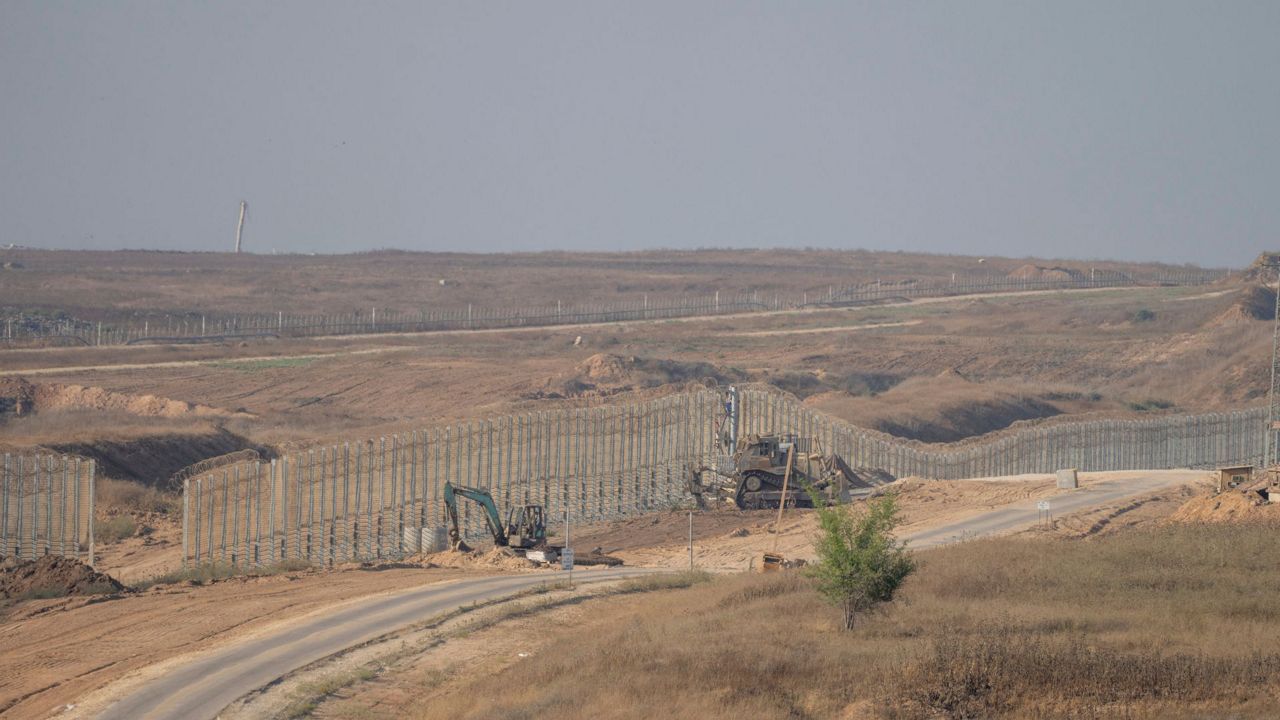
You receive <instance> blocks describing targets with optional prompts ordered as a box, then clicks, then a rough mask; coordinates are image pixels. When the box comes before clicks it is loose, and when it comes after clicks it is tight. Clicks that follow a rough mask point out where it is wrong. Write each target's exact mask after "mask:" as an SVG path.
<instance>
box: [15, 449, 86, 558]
mask: <svg viewBox="0 0 1280 720" xmlns="http://www.w3.org/2000/svg"><path fill="white" fill-rule="evenodd" d="M93 494H94V462H93V461H92V460H88V459H84V458H80V457H76V456H73V455H13V454H9V453H6V454H5V455H4V465H3V467H0V557H14V558H25V559H31V560H34V559H36V558H38V557H41V556H44V555H62V556H65V557H71V558H77V559H83V560H84V561H85V562H87V563H89V564H90V565H92V564H93V559H94V558H93V550H94V548H93Z"/></svg>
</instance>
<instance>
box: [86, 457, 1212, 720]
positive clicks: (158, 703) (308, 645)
mask: <svg viewBox="0 0 1280 720" xmlns="http://www.w3.org/2000/svg"><path fill="white" fill-rule="evenodd" d="M1116 475H1118V476H1119V477H1116V478H1115V479H1109V480H1103V481H1100V482H1095V483H1093V484H1090V485H1088V486H1085V487H1082V488H1080V489H1078V490H1066V491H1062V492H1061V493H1059V494H1057V495H1053V496H1050V497H1048V498H1043V499H1047V500H1048V501H1049V502H1050V507H1051V509H1052V510H1051V511H1052V513H1053V514H1054V515H1055V516H1062V515H1066V514H1069V513H1072V512H1078V511H1081V510H1087V509H1089V508H1093V507H1098V506H1103V505H1112V504H1115V503H1117V502H1118V501H1121V500H1124V499H1126V498H1130V497H1134V496H1138V495H1143V494H1147V493H1151V492H1155V491H1157V490H1160V489H1163V488H1167V487H1172V486H1175V485H1179V484H1182V483H1186V482H1189V481H1191V480H1194V479H1196V478H1198V477H1204V473H1203V472H1197V471H1187V470H1168V471H1145V472H1126V473H1116ZM956 482H965V481H963V480H957V481H956ZM1036 502H1037V501H1036V500H1028V501H1023V502H1019V503H1014V504H1012V505H1007V506H1004V507H1000V508H995V509H992V510H989V511H986V512H980V513H977V514H974V515H972V516H970V517H967V518H965V519H963V520H958V521H956V522H953V523H949V524H947V525H942V526H939V527H936V528H932V529H928V530H923V531H920V532H917V533H914V534H911V535H909V536H906V539H907V540H909V541H910V544H911V547H912V548H916V549H923V548H928V547H934V546H937V545H944V544H947V543H949V542H955V541H959V540H964V539H969V538H974V537H979V536H983V535H995V534H1001V533H1007V532H1012V531H1015V530H1019V529H1023V528H1026V527H1029V526H1031V525H1034V524H1035V523H1036V521H1037V519H1038V511H1037V508H1036ZM647 572H654V570H652V569H646V568H616V569H609V570H584V571H579V572H578V573H577V577H576V580H577V581H578V582H593V581H601V580H615V579H618V578H623V577H627V576H631V575H638V574H643V573H647ZM563 578H564V573H559V572H557V573H536V574H525V575H500V576H489V577H480V578H471V579H465V580H455V581H446V582H441V583H434V584H430V585H424V586H422V587H419V588H414V589H412V590H407V591H402V592H398V593H395V594H392V595H388V596H383V597H379V598H376V599H373V600H368V601H364V602H358V603H356V604H354V605H346V606H344V607H343V608H342V609H340V610H337V611H334V612H330V613H327V614H323V615H320V616H314V617H312V618H309V619H307V620H304V621H302V622H300V623H297V624H294V625H291V626H288V627H286V628H282V629H280V630H277V631H274V632H271V633H269V634H266V635H262V636H259V637H257V638H253V639H250V640H246V641H243V642H238V643H234V644H232V645H230V646H228V647H225V648H222V649H220V650H216V651H213V652H210V653H206V654H204V655H201V656H199V657H197V658H195V659H193V660H191V661H190V662H188V663H186V664H183V665H180V666H178V667H177V668H175V669H174V670H172V671H170V672H168V673H167V674H165V675H164V676H163V677H161V678H158V679H156V680H153V681H151V682H150V683H148V684H146V685H144V686H142V687H140V688H138V689H136V690H134V691H133V692H132V693H130V694H129V695H126V696H125V697H124V698H122V699H121V700H119V701H117V702H116V703H115V704H114V705H111V706H110V707H108V708H107V709H106V710H105V711H104V712H103V713H102V714H101V715H99V717H100V718H109V719H111V720H116V719H119V720H141V719H144V718H153V719H154V718H193V719H201V718H215V717H217V715H218V713H219V712H221V710H222V709H223V708H224V707H226V706H227V705H229V704H231V702H233V701H234V700H236V699H237V698H239V697H241V696H242V695H245V694H247V693H249V692H252V691H254V690H256V689H258V688H260V687H262V686H264V685H267V684H269V683H271V682H274V681H275V680H276V679H277V678H280V677H281V676H283V675H285V674H287V673H289V672H291V671H292V670H295V669H297V668H299V667H302V666H304V665H308V664H310V663H312V662H315V661H317V660H320V659H322V658H325V657H328V656H329V655H332V654H334V653H337V652H340V651H342V650H345V649H347V648H349V647H352V646H353V645H359V644H361V643H363V642H366V641H368V640H372V639H374V638H377V637H379V636H382V635H386V634H387V633H390V632H393V631H395V630H399V629H401V628H403V627H406V626H409V625H412V624H414V623H416V622H420V621H422V620H425V619H427V618H430V617H432V616H435V615H438V614H440V613H443V612H448V611H450V610H453V609H454V608H457V607H459V606H462V605H466V604H469V603H472V602H476V601H485V600H493V599H497V598H501V597H504V596H509V595H512V594H515V593H518V592H520V591H521V590H524V589H527V588H529V587H533V586H536V585H539V584H541V583H546V582H556V581H559V580H561V579H563Z"/></svg>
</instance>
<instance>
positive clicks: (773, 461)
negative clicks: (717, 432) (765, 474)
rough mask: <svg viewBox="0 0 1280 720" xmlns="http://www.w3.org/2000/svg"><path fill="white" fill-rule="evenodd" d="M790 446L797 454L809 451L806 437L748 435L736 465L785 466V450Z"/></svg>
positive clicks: (743, 468)
mask: <svg viewBox="0 0 1280 720" xmlns="http://www.w3.org/2000/svg"><path fill="white" fill-rule="evenodd" d="M792 447H794V448H795V452H796V454H797V455H799V454H800V453H806V452H808V451H809V442H808V441H807V438H804V439H802V438H797V437H796V436H795V435H764V436H761V437H750V438H747V440H746V443H745V445H744V447H743V450H742V455H741V459H740V460H739V463H738V465H739V467H740V469H742V470H747V469H751V468H759V469H769V468H780V467H786V464H787V452H788V451H789V450H790V449H791V448H792Z"/></svg>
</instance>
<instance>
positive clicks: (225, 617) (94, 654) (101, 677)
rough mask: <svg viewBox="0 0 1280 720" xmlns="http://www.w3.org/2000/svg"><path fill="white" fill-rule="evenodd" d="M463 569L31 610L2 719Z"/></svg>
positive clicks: (364, 574) (230, 587)
mask: <svg viewBox="0 0 1280 720" xmlns="http://www.w3.org/2000/svg"><path fill="white" fill-rule="evenodd" d="M462 572H464V571H459V570H451V569H443V568H437V569H423V568H419V567H391V568H387V569H382V570H374V569H350V570H341V571H336V572H299V573H291V574H286V575H279V576H272V577H261V578H240V579H235V580H227V581H222V582H217V583H213V584H211V585H207V586H191V585H176V586H166V587H157V588H153V589H152V590H149V591H146V592H142V593H137V594H131V595H124V596H113V597H111V598H107V599H104V598H100V597H99V598H64V599H57V600H35V601H29V602H26V603H22V604H20V605H17V606H15V607H12V608H9V609H8V610H7V611H6V614H5V616H4V618H3V620H2V621H0V714H3V715H5V716H6V717H15V718H45V717H49V716H50V715H52V714H54V713H55V712H57V711H59V709H60V708H63V707H65V706H66V705H67V704H74V703H76V702H77V700H78V698H80V697H81V696H83V695H85V694H87V693H89V692H90V691H92V690H94V689H95V688H98V687H101V686H103V685H105V684H107V683H109V682H111V681H114V680H118V679H120V678H122V677H124V676H125V675H126V674H128V673H130V672H131V671H135V670H138V669H139V668H143V667H145V666H150V665H153V664H155V663H158V662H161V661H164V660H170V659H173V658H175V657H178V656H181V655H183V654H185V653H190V652H194V651H196V650H207V649H209V648H211V647H215V646H217V645H219V644H221V643H224V642H228V641H230V640H233V639H242V638H245V637H249V636H251V635H253V634H255V633H258V632H262V631H264V630H265V629H267V628H269V627H271V626H273V625H275V624H277V623H280V622H284V621H287V620H289V619H295V618H298V617H301V616H303V615H306V614H308V613H311V612H314V611H317V610H320V609H330V608H332V607H334V606H335V605H338V604H341V603H343V602H346V601H350V600H352V599H355V598H361V597H368V596H371V595H376V594H380V593H385V592H390V591H394V590H399V589H403V588H408V587H414V586H418V585H422V584H424V583H427V582H433V581H438V580H445V579H449V578H452V577H458V576H459V575H460V574H461V573H462Z"/></svg>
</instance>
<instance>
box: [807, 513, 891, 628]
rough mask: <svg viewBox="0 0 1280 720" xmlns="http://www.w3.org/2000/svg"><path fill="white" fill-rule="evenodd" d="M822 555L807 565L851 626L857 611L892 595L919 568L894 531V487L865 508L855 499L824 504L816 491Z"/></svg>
mask: <svg viewBox="0 0 1280 720" xmlns="http://www.w3.org/2000/svg"><path fill="white" fill-rule="evenodd" d="M813 504H814V505H815V506H816V507H817V508H818V537H817V540H816V541H815V542H814V550H815V552H816V553H817V556H818V560H817V562H816V563H814V564H813V565H810V566H809V567H808V569H807V571H808V573H809V575H810V577H812V578H814V579H815V580H816V581H817V584H818V592H819V593H821V594H822V596H823V597H824V598H826V599H827V602H829V603H831V604H832V605H835V606H836V607H839V608H840V610H841V612H842V613H843V615H844V629H845V630H852V629H853V623H854V620H855V619H856V618H857V616H858V614H859V613H863V612H866V611H867V610H870V609H871V608H872V607H874V606H876V605H878V604H880V603H882V602H888V601H889V600H892V599H893V594H894V593H895V592H897V590H898V588H899V587H900V586H901V585H902V581H903V580H906V579H907V576H908V575H910V574H911V573H912V572H914V571H915V569H916V564H915V561H914V560H912V559H911V556H910V555H908V554H907V550H906V547H905V546H904V545H903V544H902V543H901V542H899V541H898V540H896V539H895V538H894V537H893V529H894V528H895V527H897V526H898V524H899V522H901V521H900V520H899V518H898V505H897V501H896V500H895V499H894V497H893V494H892V493H890V494H888V495H885V496H884V497H882V498H880V499H879V500H875V501H872V502H871V503H869V504H868V505H867V506H866V509H865V510H863V511H857V510H854V506H852V505H836V506H834V507H824V506H823V504H822V502H821V499H820V498H818V497H817V496H816V495H815V497H814V503H813Z"/></svg>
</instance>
